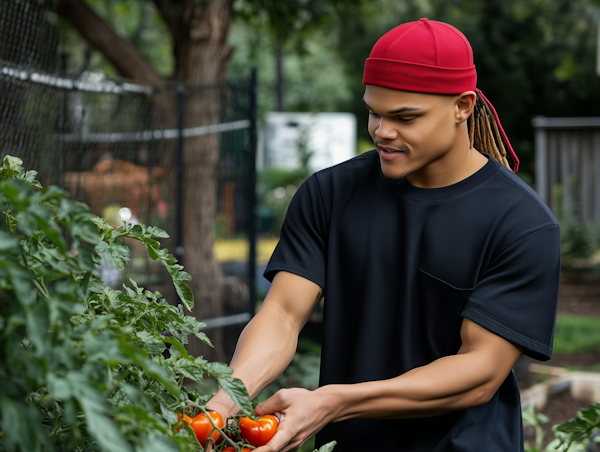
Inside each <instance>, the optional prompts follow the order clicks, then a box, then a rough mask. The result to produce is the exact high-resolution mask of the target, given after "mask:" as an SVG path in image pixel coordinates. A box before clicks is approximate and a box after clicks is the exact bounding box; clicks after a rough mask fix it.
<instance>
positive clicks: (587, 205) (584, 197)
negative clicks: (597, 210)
mask: <svg viewBox="0 0 600 452" xmlns="http://www.w3.org/2000/svg"><path fill="white" fill-rule="evenodd" d="M591 138H592V137H591V134H590V133H589V132H588V133H585V132H581V135H580V171H579V174H580V177H581V179H580V181H579V193H580V198H579V199H580V202H579V206H580V207H579V217H580V218H581V221H584V222H588V221H591V218H592V214H593V212H592V208H593V206H592V203H591V202H592V199H591V178H590V169H591Z"/></svg>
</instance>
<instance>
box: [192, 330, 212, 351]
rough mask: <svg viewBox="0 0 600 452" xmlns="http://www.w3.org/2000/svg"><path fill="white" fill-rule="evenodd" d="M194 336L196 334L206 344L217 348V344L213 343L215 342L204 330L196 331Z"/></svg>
mask: <svg viewBox="0 0 600 452" xmlns="http://www.w3.org/2000/svg"><path fill="white" fill-rule="evenodd" d="M194 336H196V337H197V338H198V339H200V340H201V341H202V342H204V343H205V344H206V345H208V346H210V347H212V348H215V346H214V345H213V343H212V342H211V340H210V339H209V338H208V336H207V335H206V334H204V333H203V332H202V331H197V332H195V333H194Z"/></svg>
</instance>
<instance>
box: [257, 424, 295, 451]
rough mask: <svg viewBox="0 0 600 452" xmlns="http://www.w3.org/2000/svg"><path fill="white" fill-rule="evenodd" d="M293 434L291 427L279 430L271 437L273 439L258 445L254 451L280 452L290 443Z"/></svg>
mask: <svg viewBox="0 0 600 452" xmlns="http://www.w3.org/2000/svg"><path fill="white" fill-rule="evenodd" d="M292 436H293V435H292V434H291V432H290V431H289V429H287V430H286V429H281V430H277V433H275V436H273V438H271V441H269V442H268V443H267V444H265V445H264V446H261V447H257V448H256V449H254V452H280V451H282V450H284V448H285V447H286V446H288V445H289V444H290V442H291V440H292ZM288 450H291V449H288Z"/></svg>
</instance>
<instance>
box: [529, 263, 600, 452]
mask: <svg viewBox="0 0 600 452" xmlns="http://www.w3.org/2000/svg"><path fill="white" fill-rule="evenodd" d="M558 314H559V316H561V317H562V318H563V319H564V318H565V316H572V317H579V318H584V317H585V318H588V319H590V318H591V320H592V321H593V319H594V318H595V319H600V273H599V272H594V271H577V272H563V274H562V276H561V282H560V293H559V300H558ZM594 335H595V334H594ZM589 336H591V334H588V335H587V339H590V341H591V342H590V343H588V344H585V347H586V348H587V349H586V350H579V351H577V352H573V353H560V352H558V353H557V352H555V353H554V355H553V356H552V359H550V360H549V361H547V362H544V363H541V362H539V361H534V360H531V359H528V358H526V359H525V360H524V361H525V362H524V363H522V365H525V366H529V367H530V368H531V370H533V371H534V372H532V373H531V374H530V376H529V378H528V379H527V378H522V377H521V378H519V385H520V386H521V388H522V399H523V402H524V403H527V402H530V403H534V404H536V405H537V406H539V407H540V409H538V410H537V411H538V412H540V413H542V414H544V415H545V416H546V417H547V418H548V422H547V423H545V424H543V425H542V430H543V432H544V434H545V436H544V443H543V444H544V447H545V446H546V445H547V444H548V443H549V442H550V441H551V440H552V439H553V438H554V435H553V434H552V427H553V426H554V425H556V424H561V423H563V422H566V421H568V420H569V419H572V418H574V417H575V416H577V412H578V411H579V410H580V409H581V408H586V407H587V406H588V405H589V404H590V403H592V402H596V401H600V374H594V373H593V372H600V345H599V346H596V347H594V346H590V344H593V341H594V339H592V338H590V337H589ZM560 341H561V339H560V338H558V337H557V338H556V342H555V350H561V349H564V348H565V344H564V343H563V344H561V343H560ZM562 341H563V342H567V344H566V345H567V346H574V344H573V343H569V341H568V340H566V341H565V339H564V338H563V339H562ZM573 342H576V340H574V341H573ZM569 370H570V371H571V372H569ZM574 370H578V371H589V372H572V371H574ZM588 377H589V378H588ZM573 378H574V380H576V382H573ZM569 379H571V381H569ZM586 379H587V381H586ZM582 382H583V383H582ZM546 391H547V397H546V398H545V400H543V402H542V399H544V396H543V393H544V392H546ZM532 429H533V428H532V427H529V428H526V429H525V432H524V433H525V437H526V439H527V438H528V437H529V439H531V435H532V433H533V430H532ZM589 451H590V452H592V451H600V444H598V445H596V448H592V449H589Z"/></svg>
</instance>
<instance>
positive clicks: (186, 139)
mask: <svg viewBox="0 0 600 452" xmlns="http://www.w3.org/2000/svg"><path fill="white" fill-rule="evenodd" d="M54 21H55V16H54V13H53V11H52V8H51V6H49V4H46V3H43V2H39V1H37V0H29V1H27V0H23V1H2V2H1V3H0V36H1V37H2V38H1V40H0V146H1V148H0V149H1V153H2V155H3V156H4V155H6V154H10V155H14V156H18V157H20V158H22V159H23V161H24V162H25V167H26V168H28V169H35V170H37V171H38V172H39V179H40V181H41V182H42V183H43V184H45V185H48V184H55V185H58V186H60V187H62V188H64V189H65V190H67V191H69V192H70V194H71V196H72V197H73V198H76V199H78V200H80V201H83V202H86V203H87V204H89V205H90V207H91V208H92V210H93V211H94V213H95V214H97V215H99V216H102V217H105V218H107V219H108V221H109V222H110V223H112V224H120V223H121V222H123V221H128V222H140V223H145V224H151V225H155V226H158V227H161V228H163V229H165V230H166V231H168V233H169V234H170V235H171V238H170V239H168V240H167V241H166V242H164V243H163V245H165V246H166V247H168V248H169V249H170V250H172V251H174V252H175V255H176V256H177V257H178V258H179V259H181V260H182V261H183V263H184V265H186V269H187V270H188V271H189V272H190V273H191V274H192V275H193V276H195V274H194V273H195V270H196V269H197V268H201V267H202V266H203V265H204V266H206V264H205V261H206V253H207V250H206V249H205V244H206V243H207V242H210V246H211V247H212V253H214V256H215V258H216V261H217V262H218V264H219V266H220V271H219V274H220V275H221V276H222V280H223V281H224V283H223V287H224V288H223V289H222V290H220V291H218V292H217V293H218V294H219V295H218V296H219V300H216V302H215V303H212V304H213V306H212V308H211V309H207V310H204V311H203V310H202V308H200V309H199V310H198V311H196V314H197V315H200V316H202V317H203V318H206V316H208V317H211V318H210V319H208V321H207V323H208V324H209V327H215V328H216V327H221V328H222V327H224V326H226V325H232V324H233V325H239V324H242V323H244V322H245V321H247V320H248V319H249V318H250V316H251V315H252V313H253V311H254V300H255V299H256V296H255V254H256V252H255V248H256V246H255V235H256V233H255V230H254V225H255V218H254V211H255V207H254V206H255V194H254V193H255V190H254V186H255V183H256V180H255V179H256V173H255V165H254V161H255V142H256V137H255V130H256V126H255V120H256V115H255V109H256V99H255V91H256V76H255V74H254V72H252V74H251V75H250V76H249V77H247V78H244V79H238V80H228V81H224V82H222V83H219V84H217V85H212V86H184V85H181V84H166V85H163V86H160V87H151V86H142V85H138V84H135V83H132V82H130V81H127V80H109V79H105V78H103V77H102V76H101V75H100V74H98V73H95V72H91V73H86V72H84V73H83V74H82V75H81V76H80V77H78V78H77V79H74V78H70V77H67V76H65V75H64V74H65V71H64V70H61V68H64V61H62V62H61V56H59V55H58V54H57V49H58V43H59V32H58V29H57V27H56V26H55V24H54ZM62 59H64V56H63V58H62ZM249 72H250V71H249ZM207 221H209V222H210V224H207V223H206V222H207ZM198 271H199V270H198ZM101 272H102V275H103V278H104V280H105V281H106V282H107V283H109V284H111V285H115V286H116V285H120V284H121V283H122V282H123V281H126V280H127V278H128V277H131V278H132V279H134V280H136V281H137V282H138V283H139V284H140V285H142V286H145V287H148V288H151V289H154V290H159V291H160V292H161V293H163V295H165V296H167V297H168V298H169V299H171V300H173V299H174V297H175V294H174V291H172V290H170V288H169V286H168V285H167V284H166V281H167V279H166V278H165V275H164V274H163V273H161V270H160V268H159V266H157V265H155V263H154V262H153V261H152V260H150V259H148V258H147V257H145V250H144V249H137V248H133V249H132V254H131V260H130V262H129V265H128V266H127V268H126V269H125V270H124V271H123V272H118V271H116V270H114V269H112V268H110V267H109V266H108V265H106V266H103V267H102V269H101ZM199 274H200V275H202V274H203V273H202V272H201V271H199ZM204 274H207V273H206V272H204ZM192 284H194V282H193V283H192ZM195 284H196V285H192V288H193V289H195V290H198V291H200V292H201V286H200V285H201V284H202V281H200V282H198V283H195ZM199 287H200V288H199ZM201 298H202V297H201ZM203 312H204V313H208V314H203ZM229 328H232V327H231V326H230V327H229ZM233 328H234V330H235V331H231V330H230V331H227V332H226V333H225V334H222V332H221V333H220V334H219V336H222V337H223V338H230V339H229V340H227V341H226V343H225V344H224V346H225V348H226V350H227V354H231V352H232V348H233V346H234V345H235V344H234V341H235V339H237V333H238V332H239V331H238V330H239V328H240V327H239V326H236V327H233Z"/></svg>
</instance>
